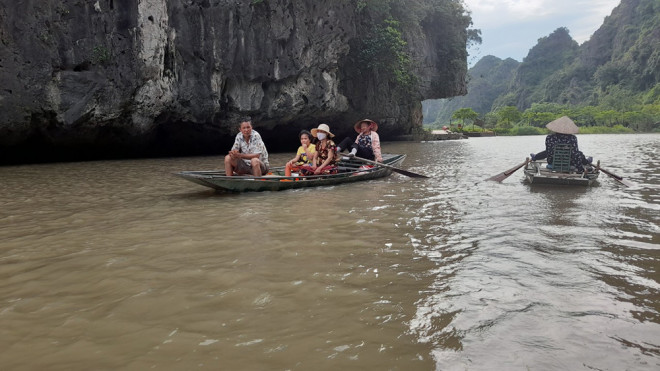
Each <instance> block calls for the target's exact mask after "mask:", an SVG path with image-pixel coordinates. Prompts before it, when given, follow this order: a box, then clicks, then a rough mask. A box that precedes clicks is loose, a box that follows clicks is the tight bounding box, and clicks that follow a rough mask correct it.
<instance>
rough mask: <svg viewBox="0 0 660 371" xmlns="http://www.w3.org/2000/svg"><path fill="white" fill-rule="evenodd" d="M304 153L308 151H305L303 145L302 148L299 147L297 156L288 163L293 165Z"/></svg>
mask: <svg viewBox="0 0 660 371" xmlns="http://www.w3.org/2000/svg"><path fill="white" fill-rule="evenodd" d="M304 153H306V152H305V150H304V148H303V147H302V146H301V147H300V148H298V152H297V153H296V157H294V158H292V159H291V160H289V162H288V163H289V164H291V165H293V164H295V163H296V162H298V161H300V156H302V155H303V154H304Z"/></svg>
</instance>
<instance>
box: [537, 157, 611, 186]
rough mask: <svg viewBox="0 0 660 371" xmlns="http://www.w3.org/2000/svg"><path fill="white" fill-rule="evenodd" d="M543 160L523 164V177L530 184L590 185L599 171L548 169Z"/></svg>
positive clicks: (596, 177)
mask: <svg viewBox="0 0 660 371" xmlns="http://www.w3.org/2000/svg"><path fill="white" fill-rule="evenodd" d="M546 165H547V163H546V162H545V161H531V162H529V163H527V165H526V166H525V170H524V171H525V178H526V179H527V181H528V182H529V183H530V184H563V185H579V186H590V185H591V184H592V183H593V182H594V181H595V180H596V179H598V175H599V171H598V170H596V169H593V168H592V170H591V171H588V172H586V173H576V172H566V171H557V170H553V169H548V168H547V167H546Z"/></svg>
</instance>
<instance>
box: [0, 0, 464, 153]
mask: <svg viewBox="0 0 660 371" xmlns="http://www.w3.org/2000/svg"><path fill="white" fill-rule="evenodd" d="M383 4H385V5H387V7H385V8H384V5H383ZM385 20H388V21H389V22H394V21H392V20H395V21H396V23H388V24H389V25H394V31H392V32H390V31H391V30H390V29H388V28H386V27H385V26H383V27H382V28H377V27H375V26H378V25H380V24H385V23H383V22H384V21H385ZM469 25H470V18H469V16H468V15H466V14H465V12H464V10H463V8H462V7H461V5H460V2H458V1H455V0H414V1H396V0H391V1H376V0H334V1H317V0H240V1H238V0H236V1H227V0H57V1H56V0H23V1H16V2H10V1H2V2H0V82H1V85H2V89H1V90H0V109H1V111H2V115H1V116H0V154H1V156H0V157H1V159H0V162H3V163H10V162H28V161H42V160H49V159H85V158H97V157H108V156H112V157H117V156H136V155H137V156H141V155H187V154H202V153H209V154H210V153H222V152H224V151H226V149H227V147H228V146H229V143H231V142H232V140H233V135H234V134H235V132H236V131H235V128H234V122H235V120H236V119H237V117H239V116H243V115H249V116H251V117H252V118H253V119H254V121H255V128H256V129H257V130H259V131H260V132H261V133H262V136H263V137H264V139H265V140H266V141H267V144H268V145H269V147H272V148H273V150H277V149H290V148H293V146H295V145H296V133H297V132H298V131H299V130H300V129H301V128H311V127H313V126H315V125H317V124H318V123H320V122H328V123H330V125H331V127H333V128H334V131H336V132H337V134H339V135H342V134H349V133H350V131H351V123H352V122H354V121H355V120H357V119H358V118H362V117H369V118H372V119H375V120H378V121H379V123H380V124H381V125H380V131H381V136H382V137H383V138H384V139H388V138H392V137H394V136H397V135H403V134H409V133H410V132H411V131H412V130H413V128H414V127H418V126H421V103H420V102H421V100H423V99H430V98H443V97H449V96H453V95H459V94H464V93H465V89H466V87H465V73H466V70H467V66H466V51H465V44H466V39H467V27H468V26H469ZM378 27H380V26H378ZM388 27H389V26H388ZM374 29H382V30H385V31H387V32H390V33H389V34H393V35H395V36H396V35H397V34H396V32H398V31H400V34H401V38H402V40H403V41H404V42H403V43H401V44H400V45H401V46H402V48H403V53H404V54H401V55H399V60H402V58H403V57H405V58H410V60H409V61H408V60H404V62H409V63H406V64H403V65H402V66H403V67H405V68H407V71H404V73H409V74H410V75H411V76H413V77H414V78H412V79H409V80H407V81H408V84H407V85H406V84H403V85H406V86H402V84H398V83H397V80H396V79H393V78H392V76H393V75H392V76H390V75H387V74H385V73H384V72H383V71H385V70H384V69H382V68H379V67H378V65H376V64H372V63H370V61H368V60H365V55H367V54H365V45H367V46H369V45H371V44H368V43H365V39H366V37H367V36H368V35H373V30H374ZM385 31H384V32H385ZM389 34H388V35H389ZM370 40H380V39H375V38H372V39H370ZM367 41H368V40H367ZM372 58H378V56H376V57H374V56H372ZM383 59H384V60H385V58H383ZM392 63H398V62H397V61H396V60H394V62H392ZM399 67H401V66H399ZM399 73H401V71H400V70H397V71H395V74H394V75H396V76H398V74H399Z"/></svg>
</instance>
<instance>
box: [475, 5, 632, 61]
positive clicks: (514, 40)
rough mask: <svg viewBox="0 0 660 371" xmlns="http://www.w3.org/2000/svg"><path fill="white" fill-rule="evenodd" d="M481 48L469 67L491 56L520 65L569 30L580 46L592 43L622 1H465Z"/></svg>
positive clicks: (476, 51)
mask: <svg viewBox="0 0 660 371" xmlns="http://www.w3.org/2000/svg"><path fill="white" fill-rule="evenodd" d="M464 1H465V4H466V5H467V8H468V9H469V10H470V11H471V12H472V22H473V23H474V24H473V26H472V27H474V28H477V29H480V30H481V38H482V40H483V42H482V44H481V45H477V46H476V47H472V48H471V49H470V50H469V53H470V55H469V56H468V64H469V65H470V66H472V65H474V64H475V63H476V62H477V61H478V60H479V59H481V58H482V57H485V56H487V55H494V56H496V57H499V58H502V59H505V58H508V57H511V58H513V59H515V60H517V61H519V62H522V60H523V58H524V57H526V56H527V52H529V49H531V48H532V47H533V46H534V45H536V43H537V41H538V39H540V38H542V37H545V36H548V35H550V34H551V33H552V31H554V30H556V29H557V28H559V27H566V28H568V30H569V32H570V34H571V37H573V39H574V40H575V41H577V42H578V43H579V44H582V43H583V42H585V41H587V40H589V38H590V37H591V35H593V33H594V32H595V31H596V30H597V29H598V28H599V27H600V26H601V25H602V24H603V21H604V20H605V17H606V16H608V15H610V14H611V13H612V9H614V8H615V7H616V6H617V5H619V3H620V0H464Z"/></svg>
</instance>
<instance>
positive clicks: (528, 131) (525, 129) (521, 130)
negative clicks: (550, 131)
mask: <svg viewBox="0 0 660 371" xmlns="http://www.w3.org/2000/svg"><path fill="white" fill-rule="evenodd" d="M546 133H547V130H543V129H539V128H535V127H532V126H514V127H513V128H512V129H511V130H510V131H509V135H542V134H546Z"/></svg>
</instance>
